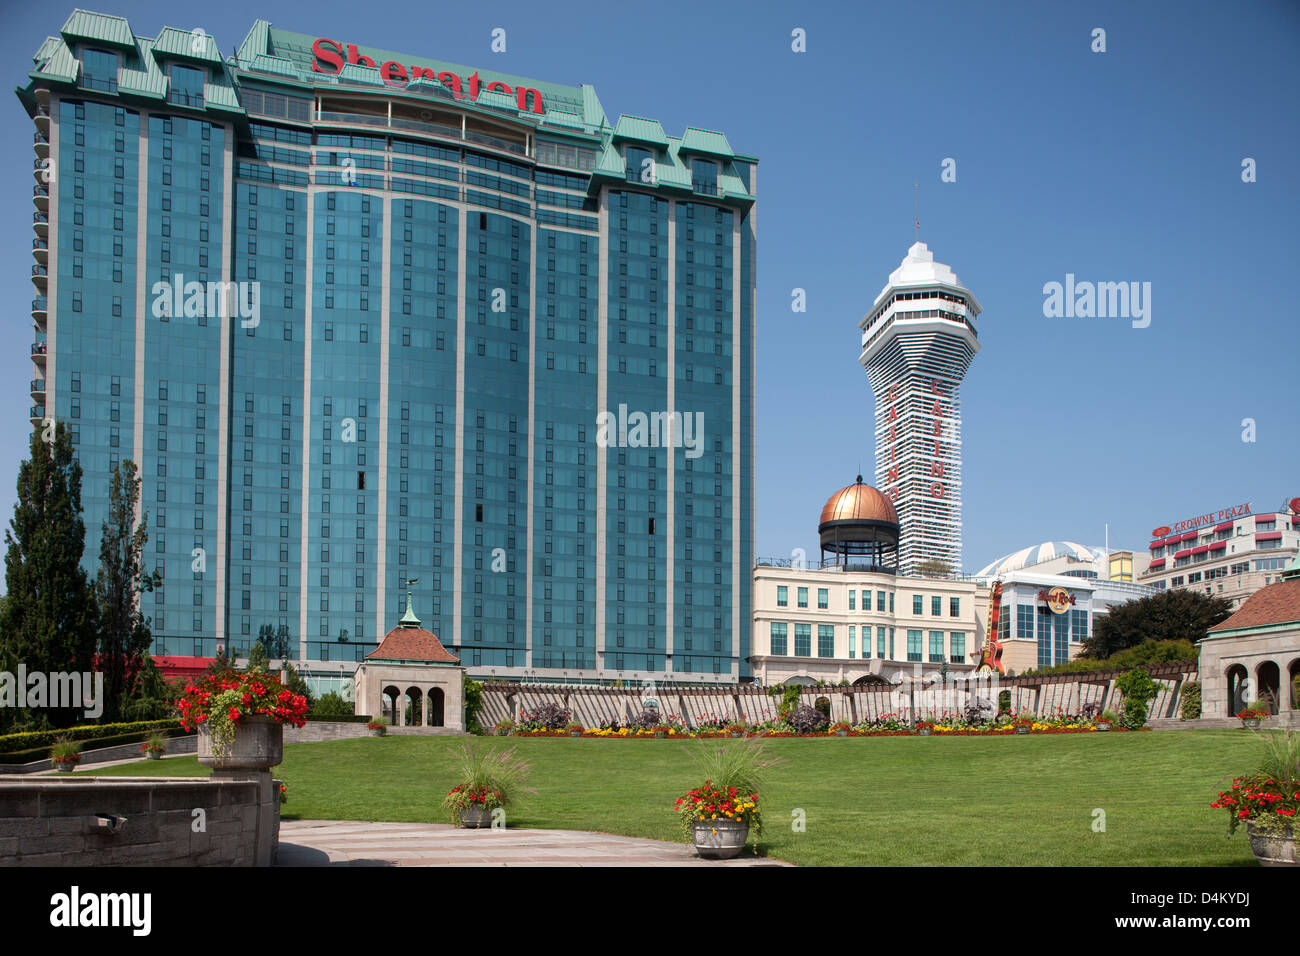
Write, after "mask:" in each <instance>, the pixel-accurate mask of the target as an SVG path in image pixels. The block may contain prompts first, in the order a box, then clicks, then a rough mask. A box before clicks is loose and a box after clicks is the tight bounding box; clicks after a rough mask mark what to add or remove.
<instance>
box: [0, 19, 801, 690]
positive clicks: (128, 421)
mask: <svg viewBox="0 0 1300 956" xmlns="http://www.w3.org/2000/svg"><path fill="white" fill-rule="evenodd" d="M110 21H112V22H114V23H116V22H121V23H124V21H116V20H115V19H114V18H109V17H101V16H99V15H91V14H78V15H77V16H74V18H72V19H70V20H69V22H68V24H66V25H65V27H64V31H63V34H62V38H61V39H60V40H58V41H49V42H48V43H47V44H46V46H44V47H42V54H41V55H39V56H38V61H37V62H38V66H37V69H36V70H34V71H33V72H32V74H31V76H32V80H31V83H30V84H29V86H28V88H27V89H25V90H20V93H19V95H20V99H22V101H23V102H24V105H25V106H27V108H28V110H29V112H30V113H31V114H32V115H33V118H34V120H36V122H37V128H38V130H40V129H42V128H46V129H48V137H49V155H50V157H51V160H52V165H53V168H54V170H55V172H56V175H55V176H54V177H52V179H51V182H50V183H49V192H50V195H49V198H48V200H47V201H46V203H45V206H46V209H47V210H48V216H49V222H48V225H47V228H48V238H49V247H50V255H49V266H50V275H49V280H48V290H45V289H42V288H41V287H40V284H39V283H38V289H37V292H38V294H39V293H43V292H44V293H46V296H47V302H48V306H47V309H48V311H45V310H39V311H37V310H34V312H33V315H34V317H35V318H36V321H37V328H36V336H37V339H36V340H37V342H38V343H42V344H44V343H48V354H46V352H45V351H44V350H42V352H41V354H40V357H39V361H37V362H36V372H35V373H34V375H35V377H36V378H37V381H34V382H33V403H34V407H33V409H32V418H33V423H34V424H37V423H39V422H41V421H42V420H44V419H45V418H47V417H49V418H58V419H60V420H67V421H68V422H69V424H70V425H71V426H72V433H73V438H74V441H75V442H76V447H77V453H78V455H79V456H80V459H81V461H82V464H83V467H84V469H85V473H86V478H85V483H84V493H83V501H84V504H85V509H86V515H85V518H86V525H87V528H88V529H91V530H90V531H89V532H88V533H89V539H88V547H87V567H88V568H92V567H93V564H94V561H95V559H96V556H97V554H98V537H97V536H98V529H99V527H100V523H101V522H102V520H103V517H104V514H105V512H106V508H107V491H108V474H109V471H110V470H111V468H112V467H113V466H114V465H115V464H117V463H118V462H119V461H121V460H124V459H127V458H130V459H132V460H135V461H137V462H138V463H139V464H140V466H141V474H142V478H143V490H142V496H143V504H144V507H146V508H147V509H148V510H149V512H150V529H151V540H150V543H149V554H150V560H151V563H152V564H153V565H154V566H156V568H157V569H158V570H159V572H160V573H161V574H162V578H163V586H162V587H161V588H160V589H159V590H157V591H156V592H154V593H153V594H151V595H148V596H147V597H146V599H145V600H146V603H147V606H146V613H148V614H149V615H150V616H151V617H152V619H153V631H154V634H155V652H156V653H158V654H170V655H186V656H188V655H203V656H210V655H211V654H213V653H215V651H216V648H217V646H218V645H226V646H230V647H233V648H234V649H236V650H237V651H243V652H246V651H247V649H248V648H249V647H251V645H252V643H253V641H255V640H257V639H258V637H259V636H262V637H263V639H265V636H266V635H267V634H268V633H270V634H272V635H274V638H273V647H272V653H273V655H276V656H278V655H279V654H284V655H286V656H288V657H291V658H294V659H298V660H300V661H303V662H305V663H306V666H307V668H308V669H309V670H316V671H318V672H325V673H328V672H329V669H330V668H331V667H332V668H335V669H336V670H337V669H338V668H339V663H340V662H341V663H342V665H343V670H344V671H346V670H348V669H350V668H349V667H348V665H349V664H352V663H354V662H356V661H358V660H360V659H361V658H363V657H364V655H365V654H366V653H368V652H369V651H370V650H371V649H373V648H374V646H375V645H376V643H377V642H378V640H379V639H380V638H381V637H382V635H383V633H384V632H385V631H386V630H387V629H388V628H389V627H391V626H392V625H393V624H394V623H395V621H396V619H397V617H398V616H399V615H400V613H401V612H402V610H403V609H404V601H405V595H406V592H407V589H408V585H409V582H411V581H412V580H415V581H417V583H415V584H414V585H409V586H410V587H411V591H412V593H413V594H414V595H415V600H416V610H417V612H418V613H419V615H420V617H421V619H422V620H423V621H424V624H425V626H426V627H428V628H429V629H430V630H432V631H434V632H435V633H437V634H438V635H439V636H440V637H441V638H442V640H443V642H444V644H446V645H447V646H448V647H449V648H452V649H453V650H454V651H455V652H456V653H458V654H460V656H461V658H462V660H463V662H464V663H465V664H466V665H467V666H468V667H469V668H470V671H471V673H474V674H477V675H481V676H489V675H491V674H496V675H497V676H498V677H537V678H543V679H547V678H560V679H563V678H568V679H584V680H597V679H614V678H619V677H626V678H633V677H655V678H656V679H664V678H668V679H691V680H710V681H720V682H730V681H734V680H736V679H738V678H740V677H743V676H745V675H746V674H747V673H748V670H747V665H746V664H745V658H746V657H747V656H748V655H749V648H748V636H747V632H748V622H749V620H750V615H751V606H750V605H751V598H750V574H749V569H750V567H751V565H752V549H753V454H754V450H753V432H754V428H753V410H754V338H753V326H754V315H753V303H754V295H753V293H754V283H755V279H754V276H755V272H754V269H755V261H754V258H755V238H754V232H753V228H752V222H753V218H752V217H753V209H754V198H753V192H754V182H755V161H754V160H753V158H752V157H739V156H737V155H736V154H734V153H731V152H730V148H729V147H728V146H726V145H725V138H723V137H722V136H721V134H717V133H710V132H707V131H700V130H688V131H687V133H686V135H684V136H683V137H681V138H675V137H667V136H664V135H663V134H662V131H661V130H659V128H658V124H657V123H653V122H652V121H646V120H636V121H627V120H626V119H624V120H619V121H618V123H617V124H611V123H609V122H608V121H607V120H606V118H605V116H604V113H603V111H601V110H600V106H599V103H598V102H597V101H596V99H595V95H594V92H592V91H591V90H590V88H580V89H569V88H565V87H555V86H552V85H549V84H539V83H536V82H534V81H528V83H529V84H530V88H531V87H532V86H536V87H538V88H539V89H540V91H541V92H540V94H539V98H540V97H541V96H544V97H545V98H546V102H547V107H546V108H545V109H544V110H541V111H538V110H531V109H530V110H528V111H521V110H520V109H518V107H517V105H515V104H514V101H513V100H510V101H508V102H503V101H504V97H501V96H496V97H495V99H494V98H493V95H492V94H486V93H485V94H484V95H483V96H482V97H480V98H479V99H478V100H477V101H475V100H474V99H472V98H471V97H468V96H461V97H459V98H457V97H453V96H452V95H451V94H450V93H449V92H448V91H447V90H446V89H443V88H441V87H440V86H438V84H434V83H420V84H413V85H411V86H410V87H409V88H403V89H394V88H392V87H391V85H389V86H385V85H384V84H383V83H380V82H374V81H373V80H374V78H373V77H371V76H370V75H369V73H367V70H368V68H367V67H365V65H364V63H360V64H358V65H357V66H356V67H355V68H353V67H352V66H351V65H349V70H353V69H355V74H350V76H351V79H350V80H349V82H350V83H351V84H352V85H351V86H349V87H348V88H347V89H340V87H339V86H338V85H337V84H336V83H333V82H327V81H326V79H325V78H322V77H320V76H319V75H318V74H317V73H314V72H313V71H312V69H311V56H310V53H309V52H308V51H309V49H310V47H311V41H310V38H306V39H305V40H304V38H303V37H302V35H299V34H289V33H285V32H283V31H276V30H272V29H271V28H269V26H267V25H264V24H259V25H257V26H255V28H254V30H253V31H252V32H250V34H249V37H248V38H247V39H246V40H245V42H244V44H243V45H242V46H241V47H240V50H239V52H237V53H236V55H235V56H234V57H233V58H231V59H228V60H224V61H222V60H221V59H220V58H219V57H217V56H216V55H215V53H214V52H208V51H200V50H198V47H197V46H189V45H188V44H189V38H190V34H188V33H185V32H184V31H169V30H166V29H165V30H163V31H162V33H161V34H160V36H159V38H158V39H157V40H152V41H151V40H141V39H139V38H137V43H136V44H133V45H131V46H127V45H124V44H121V43H118V44H116V45H115V44H114V42H113V41H112V34H113V31H112V30H111V29H108V28H107V27H105V26H104V25H105V24H108V23H109V22H110ZM97 24H98V26H96V25H97ZM173 35H177V36H173ZM51 44H54V45H53V46H51ZM65 53H66V56H65V55H64V54H65ZM364 53H365V50H364V48H363V50H362V55H361V57H360V59H361V60H364V59H365V56H364ZM374 56H376V57H378V56H379V54H374ZM267 58H271V59H274V60H276V61H277V62H281V63H283V64H284V67H283V68H282V69H278V70H267V69H266V68H265V65H266V62H267ZM146 60H148V61H149V62H145V61H146ZM429 62H431V61H429ZM370 72H371V73H373V72H376V71H373V70H370ZM114 75H116V76H117V78H118V79H117V80H113V81H112V82H110V79H111V78H112V77H113V76H114ZM139 77H145V79H140V78H139ZM150 78H152V79H150ZM507 80H510V81H511V82H513V78H507ZM151 83H152V84H154V85H153V86H150V84H151ZM132 84H135V86H132ZM502 85H504V81H503V84H502ZM647 161H649V163H650V166H651V167H652V168H654V169H656V170H657V175H655V176H651V177H649V178H648V179H647V177H645V176H643V175H642V170H643V169H644V168H645V164H646V163H647ZM37 198H38V201H37V208H38V215H39V213H40V212H41V211H42V203H41V197H40V196H39V187H38V197H37ZM40 236H41V231H40V229H39V228H38V238H40ZM214 288H215V289H216V292H215V293H214ZM33 351H34V355H35V353H36V349H35V348H34V350H33ZM38 385H39V390H38ZM38 413H39V414H38ZM602 415H614V416H616V417H617V418H618V420H620V421H621V422H622V427H619V428H615V429H613V430H607V431H602V428H601V422H602ZM637 415H641V416H643V417H646V418H650V419H651V420H657V421H662V422H663V423H664V429H663V430H662V431H659V432H656V431H655V429H654V428H651V429H650V433H649V437H648V438H646V437H645V435H644V433H643V432H638V431H637V429H636V428H635V427H633V428H631V429H628V428H627V427H626V426H627V424H628V422H629V420H632V421H633V423H634V422H635V418H636V416H637ZM668 422H672V423H673V424H672V426H671V427H670V426H669V425H668V424H667V423H668ZM638 435H640V437H638ZM803 638H804V636H803V635H799V634H796V645H797V646H804V645H803V644H802V643H801V640H802V639H803Z"/></svg>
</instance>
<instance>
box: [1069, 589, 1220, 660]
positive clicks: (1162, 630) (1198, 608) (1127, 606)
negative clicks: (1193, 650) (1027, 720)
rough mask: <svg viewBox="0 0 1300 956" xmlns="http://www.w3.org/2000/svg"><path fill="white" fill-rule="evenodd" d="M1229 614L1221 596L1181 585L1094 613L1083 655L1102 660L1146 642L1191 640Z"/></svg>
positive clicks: (1198, 638)
mask: <svg viewBox="0 0 1300 956" xmlns="http://www.w3.org/2000/svg"><path fill="white" fill-rule="evenodd" d="M1231 613H1232V604H1231V603H1230V602H1228V601H1226V600H1224V599H1223V598H1219V597H1211V596H1210V595H1208V594H1204V593H1202V592H1200V591H1190V590H1186V589H1184V588H1170V589H1169V590H1167V591H1161V592H1159V593H1158V594H1153V595H1151V596H1150V597H1144V598H1135V599H1134V600H1132V601H1126V602H1124V603H1123V604H1117V605H1115V606H1114V607H1112V608H1111V609H1110V612H1109V613H1107V614H1105V615H1098V616H1097V618H1096V621H1095V623H1094V625H1093V633H1092V637H1090V638H1088V640H1087V641H1085V642H1084V644H1083V656H1085V657H1091V658H1097V659H1100V660H1105V659H1106V658H1109V657H1111V656H1113V655H1114V654H1116V653H1117V652H1119V651H1123V650H1125V649H1127V648H1130V647H1137V646H1139V645H1141V644H1144V643H1145V642H1147V641H1161V642H1163V641H1189V642H1192V643H1195V642H1196V641H1198V640H1200V639H1201V638H1202V637H1204V636H1205V632H1206V631H1207V630H1208V629H1209V628H1211V627H1213V626H1214V625H1215V624H1218V623H1219V622H1220V621H1223V620H1225V619H1226V618H1227V617H1228V615H1230V614H1231Z"/></svg>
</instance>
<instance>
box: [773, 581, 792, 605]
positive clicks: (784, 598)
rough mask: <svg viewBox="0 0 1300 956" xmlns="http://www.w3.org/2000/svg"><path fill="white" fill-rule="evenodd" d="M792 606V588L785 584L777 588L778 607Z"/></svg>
mask: <svg viewBox="0 0 1300 956" xmlns="http://www.w3.org/2000/svg"><path fill="white" fill-rule="evenodd" d="M789 604H790V588H789V587H787V586H786V585H784V584H778V585H777V586H776V606H777V607H788V606H789Z"/></svg>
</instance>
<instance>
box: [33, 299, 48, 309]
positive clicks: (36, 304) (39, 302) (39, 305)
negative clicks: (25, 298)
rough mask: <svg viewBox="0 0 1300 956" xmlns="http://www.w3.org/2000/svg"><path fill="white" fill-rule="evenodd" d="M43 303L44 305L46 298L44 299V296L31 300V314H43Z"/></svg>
mask: <svg viewBox="0 0 1300 956" xmlns="http://www.w3.org/2000/svg"><path fill="white" fill-rule="evenodd" d="M45 303H46V298H45V296H43V295H38V296H37V297H36V298H34V299H32V311H33V312H44V311H45Z"/></svg>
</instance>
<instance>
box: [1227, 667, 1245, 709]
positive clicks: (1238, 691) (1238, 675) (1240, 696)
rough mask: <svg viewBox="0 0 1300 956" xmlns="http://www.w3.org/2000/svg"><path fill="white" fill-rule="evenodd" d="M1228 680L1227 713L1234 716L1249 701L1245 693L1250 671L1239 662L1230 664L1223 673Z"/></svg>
mask: <svg viewBox="0 0 1300 956" xmlns="http://www.w3.org/2000/svg"><path fill="white" fill-rule="evenodd" d="M1223 676H1224V677H1225V678H1226V680H1227V682H1228V714H1227V716H1229V717H1236V716H1237V714H1238V713H1240V712H1241V711H1242V710H1243V709H1244V708H1245V707H1246V704H1248V703H1249V702H1250V701H1249V700H1248V696H1249V695H1248V694H1247V693H1246V685H1247V684H1248V683H1249V678H1250V673H1249V672H1248V671H1247V670H1246V668H1245V667H1244V666H1242V665H1241V664H1233V665H1231V666H1230V667H1229V668H1228V669H1227V671H1226V672H1225V673H1224V675H1223Z"/></svg>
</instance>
